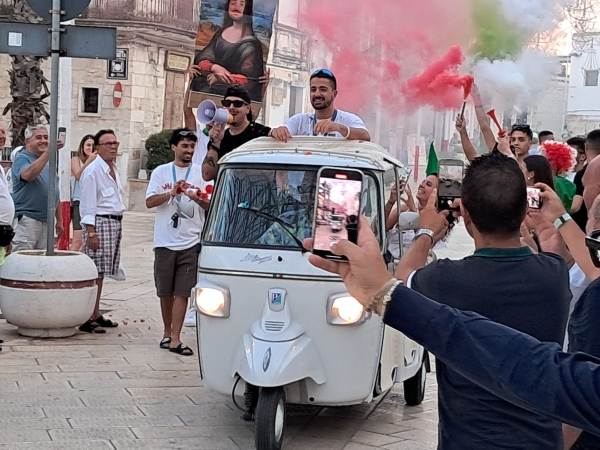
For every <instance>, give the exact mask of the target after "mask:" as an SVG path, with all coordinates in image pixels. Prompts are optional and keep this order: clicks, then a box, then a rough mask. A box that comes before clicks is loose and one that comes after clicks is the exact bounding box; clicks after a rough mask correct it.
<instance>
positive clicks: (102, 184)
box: [79, 130, 126, 333]
mask: <svg viewBox="0 0 600 450" xmlns="http://www.w3.org/2000/svg"><path fill="white" fill-rule="evenodd" d="M119 145H120V142H119V141H117V137H116V136H115V133H114V131H112V130H100V131H99V132H98V133H97V134H96V136H94V147H95V149H96V152H97V153H98V158H96V159H95V160H94V162H92V163H91V164H90V165H89V166H88V167H87V168H86V169H85V171H84V172H83V175H82V176H81V179H80V180H79V181H80V183H81V203H80V205H79V211H80V213H81V224H82V225H84V228H83V246H84V252H85V254H86V255H88V256H89V257H90V258H92V260H93V261H94V263H95V264H96V267H97V268H98V280H97V285H98V296H97V298H96V307H95V308H94V313H93V314H92V317H91V318H90V320H88V321H87V322H86V323H84V324H83V325H82V326H81V327H79V329H80V330H81V331H84V332H87V333H106V330H104V329H103V328H101V327H104V328H115V327H117V326H118V324H117V323H115V322H112V321H111V320H108V319H105V318H104V317H102V315H101V314H100V296H101V295H102V284H103V280H104V277H105V276H115V275H117V273H118V271H119V263H120V260H121V238H122V227H121V221H122V220H123V213H124V212H125V209H126V208H125V205H124V204H123V187H122V186H121V180H120V178H119V171H118V170H117V165H116V160H117V152H118V150H119Z"/></svg>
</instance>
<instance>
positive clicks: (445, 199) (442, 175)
mask: <svg viewBox="0 0 600 450" xmlns="http://www.w3.org/2000/svg"><path fill="white" fill-rule="evenodd" d="M463 173H464V164H463V162H462V161H459V160H441V161H440V168H439V173H438V176H439V184H438V209H440V210H443V209H451V205H452V202H453V201H454V200H455V199H457V198H460V195H461V189H462V180H463Z"/></svg>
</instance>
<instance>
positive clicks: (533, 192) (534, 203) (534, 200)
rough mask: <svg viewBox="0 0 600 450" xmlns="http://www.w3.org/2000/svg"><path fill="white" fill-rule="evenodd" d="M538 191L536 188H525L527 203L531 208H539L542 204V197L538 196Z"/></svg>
mask: <svg viewBox="0 0 600 450" xmlns="http://www.w3.org/2000/svg"><path fill="white" fill-rule="evenodd" d="M540 192H542V191H540V190H539V189H537V188H532V187H528V188H527V205H529V207H530V208H531V209H540V208H541V206H542V199H541V198H540Z"/></svg>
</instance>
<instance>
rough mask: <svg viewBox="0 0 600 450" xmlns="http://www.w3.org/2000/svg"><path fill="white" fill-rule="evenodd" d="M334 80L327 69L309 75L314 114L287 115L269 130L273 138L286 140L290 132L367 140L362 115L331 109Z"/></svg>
mask: <svg viewBox="0 0 600 450" xmlns="http://www.w3.org/2000/svg"><path fill="white" fill-rule="evenodd" d="M337 94H338V91H337V80H336V78H335V76H334V75H333V73H332V72H331V71H330V70H327V69H320V70H317V71H316V72H315V73H313V74H312V75H311V77H310V103H311V104H312V106H313V108H314V109H315V113H314V114H309V113H300V114H296V115H295V116H292V117H290V118H289V119H288V120H287V122H286V123H285V125H284V126H282V127H279V128H275V129H273V130H271V133H270V136H271V137H273V138H274V139H276V140H278V141H281V142H287V141H289V140H290V139H291V138H292V136H333V137H338V138H339V137H341V138H345V139H350V140H355V141H370V140H371V136H370V135H369V132H368V131H367V127H365V124H364V123H363V121H362V119H361V118H360V117H358V116H357V115H355V114H352V113H349V112H346V111H341V110H339V109H335V106H334V104H333V103H334V101H335V98H336V97H337Z"/></svg>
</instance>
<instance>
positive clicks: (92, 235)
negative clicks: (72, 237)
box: [88, 231, 97, 238]
mask: <svg viewBox="0 0 600 450" xmlns="http://www.w3.org/2000/svg"><path fill="white" fill-rule="evenodd" d="M96 236H97V233H96V232H95V231H91V232H89V233H88V237H91V238H93V237H96Z"/></svg>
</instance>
